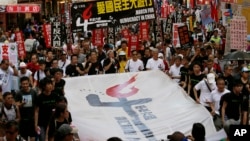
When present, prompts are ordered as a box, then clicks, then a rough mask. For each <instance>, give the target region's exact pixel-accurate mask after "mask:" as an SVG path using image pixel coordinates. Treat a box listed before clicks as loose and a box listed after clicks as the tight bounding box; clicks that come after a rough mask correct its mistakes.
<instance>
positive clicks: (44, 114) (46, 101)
mask: <svg viewBox="0 0 250 141" xmlns="http://www.w3.org/2000/svg"><path fill="white" fill-rule="evenodd" d="M58 98H59V97H58V95H57V94H55V93H51V94H50V95H45V94H43V93H42V94H40V95H39V96H38V97H37V101H36V106H37V107H39V114H38V125H39V126H42V127H47V126H48V124H49V121H50V119H51V116H52V113H53V109H55V106H56V101H57V100H58Z"/></svg>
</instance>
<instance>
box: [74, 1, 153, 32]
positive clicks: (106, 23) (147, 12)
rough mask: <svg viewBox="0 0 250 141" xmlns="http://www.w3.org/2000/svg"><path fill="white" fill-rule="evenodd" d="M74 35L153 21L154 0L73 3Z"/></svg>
mask: <svg viewBox="0 0 250 141" xmlns="http://www.w3.org/2000/svg"><path fill="white" fill-rule="evenodd" d="M71 16H72V30H73V32H74V33H77V32H83V31H87V30H91V29H95V28H102V27H111V26H116V25H121V24H128V23H133V22H140V21H146V20H152V19H155V10H154V0H102V1H92V2H81V3H73V5H72V7H71Z"/></svg>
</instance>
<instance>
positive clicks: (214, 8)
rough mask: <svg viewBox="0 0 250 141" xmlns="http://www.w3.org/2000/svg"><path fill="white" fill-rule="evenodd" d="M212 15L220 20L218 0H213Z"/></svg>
mask: <svg viewBox="0 0 250 141" xmlns="http://www.w3.org/2000/svg"><path fill="white" fill-rule="evenodd" d="M211 17H212V19H214V21H215V22H218V21H219V18H218V11H217V1H216V0H212V1H211Z"/></svg>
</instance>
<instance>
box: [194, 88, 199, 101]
mask: <svg viewBox="0 0 250 141" xmlns="http://www.w3.org/2000/svg"><path fill="white" fill-rule="evenodd" d="M193 91H194V97H195V100H196V103H198V104H200V99H199V97H198V94H197V90H196V88H195V87H194V88H193Z"/></svg>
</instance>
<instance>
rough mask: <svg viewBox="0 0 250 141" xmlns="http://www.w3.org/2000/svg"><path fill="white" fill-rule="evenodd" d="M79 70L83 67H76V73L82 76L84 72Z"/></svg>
mask: <svg viewBox="0 0 250 141" xmlns="http://www.w3.org/2000/svg"><path fill="white" fill-rule="evenodd" d="M81 68H83V67H79V66H78V65H77V66H76V71H77V72H78V73H79V74H80V75H84V74H85V71H84V70H81Z"/></svg>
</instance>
